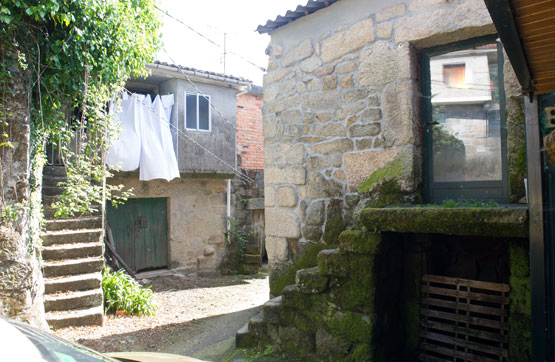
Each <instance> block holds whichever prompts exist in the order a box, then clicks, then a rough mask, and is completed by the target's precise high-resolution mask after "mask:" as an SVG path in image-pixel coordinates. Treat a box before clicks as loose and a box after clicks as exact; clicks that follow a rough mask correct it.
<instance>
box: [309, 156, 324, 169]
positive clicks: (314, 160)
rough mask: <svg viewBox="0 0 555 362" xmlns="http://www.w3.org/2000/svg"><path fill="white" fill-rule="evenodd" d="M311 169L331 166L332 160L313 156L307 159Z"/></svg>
mask: <svg viewBox="0 0 555 362" xmlns="http://www.w3.org/2000/svg"><path fill="white" fill-rule="evenodd" d="M306 167H307V168H308V169H309V170H317V169H324V168H328V167H330V161H328V159H327V158H325V157H318V156H312V157H310V158H309V159H308V160H307V161H306Z"/></svg>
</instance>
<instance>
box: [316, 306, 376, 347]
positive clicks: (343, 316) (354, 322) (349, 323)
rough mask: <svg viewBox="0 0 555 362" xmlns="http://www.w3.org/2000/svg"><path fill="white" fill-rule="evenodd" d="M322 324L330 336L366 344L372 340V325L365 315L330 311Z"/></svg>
mask: <svg viewBox="0 0 555 362" xmlns="http://www.w3.org/2000/svg"><path fill="white" fill-rule="evenodd" d="M324 323H325V324H326V326H327V327H328V328H327V330H328V331H331V332H330V333H331V334H333V335H336V336H338V337H342V338H345V339H346V340H348V341H354V342H368V341H371V340H372V327H373V323H372V320H371V319H370V317H369V316H367V315H365V314H362V313H356V312H350V311H339V310H336V309H332V310H330V313H328V315H326V317H325V322H324Z"/></svg>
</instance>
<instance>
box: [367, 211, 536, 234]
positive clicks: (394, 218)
mask: <svg viewBox="0 0 555 362" xmlns="http://www.w3.org/2000/svg"><path fill="white" fill-rule="evenodd" d="M360 221H361V222H362V224H363V225H364V226H366V228H368V229H369V230H380V231H395V232H400V233H403V232H407V233H409V232H411V233H412V232H413V233H433V234H447V235H480V236H494V237H520V238H526V237H528V214H527V209H526V208H504V207H495V208H464V207H461V208H442V207H435V208H432V207H429V208H428V207H426V208H395V209H387V208H386V209H364V210H362V211H361V213H360Z"/></svg>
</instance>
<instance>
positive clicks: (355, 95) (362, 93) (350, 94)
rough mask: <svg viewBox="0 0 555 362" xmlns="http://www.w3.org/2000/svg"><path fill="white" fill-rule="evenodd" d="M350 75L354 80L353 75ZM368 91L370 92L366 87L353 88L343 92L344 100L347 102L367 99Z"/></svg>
mask: <svg viewBox="0 0 555 362" xmlns="http://www.w3.org/2000/svg"><path fill="white" fill-rule="evenodd" d="M350 77H351V80H352V76H350ZM344 88H345V87H344ZM368 93H369V91H368V89H365V88H358V89H353V90H350V91H346V92H345V93H343V100H344V101H346V102H352V101H359V100H361V99H365V98H366V97H368Z"/></svg>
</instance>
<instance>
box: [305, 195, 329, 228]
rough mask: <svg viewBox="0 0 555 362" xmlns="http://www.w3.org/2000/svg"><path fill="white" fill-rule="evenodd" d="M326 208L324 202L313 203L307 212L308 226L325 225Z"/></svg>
mask: <svg viewBox="0 0 555 362" xmlns="http://www.w3.org/2000/svg"><path fill="white" fill-rule="evenodd" d="M325 211H326V206H325V204H324V201H323V200H319V201H312V202H311V203H310V205H309V206H308V209H307V211H306V220H305V223H306V224H307V225H314V226H322V224H323V223H324V216H325Z"/></svg>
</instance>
